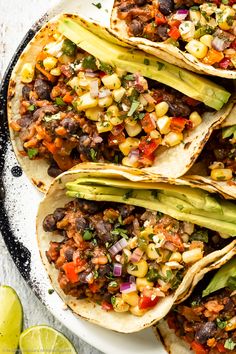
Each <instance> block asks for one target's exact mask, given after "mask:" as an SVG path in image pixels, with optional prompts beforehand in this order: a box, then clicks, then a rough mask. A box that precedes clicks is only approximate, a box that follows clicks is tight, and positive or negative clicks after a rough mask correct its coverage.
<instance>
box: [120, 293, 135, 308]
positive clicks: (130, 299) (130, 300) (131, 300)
mask: <svg viewBox="0 0 236 354" xmlns="http://www.w3.org/2000/svg"><path fill="white" fill-rule="evenodd" d="M121 297H122V299H123V300H124V302H126V303H127V304H129V305H130V306H137V305H138V300H139V296H138V294H137V292H136V291H132V292H131V293H128V294H125V293H122V295H121Z"/></svg>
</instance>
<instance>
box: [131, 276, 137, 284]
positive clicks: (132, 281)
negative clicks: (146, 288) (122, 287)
mask: <svg viewBox="0 0 236 354" xmlns="http://www.w3.org/2000/svg"><path fill="white" fill-rule="evenodd" d="M129 282H130V283H135V282H136V281H135V276H133V275H131V276H130V277H129Z"/></svg>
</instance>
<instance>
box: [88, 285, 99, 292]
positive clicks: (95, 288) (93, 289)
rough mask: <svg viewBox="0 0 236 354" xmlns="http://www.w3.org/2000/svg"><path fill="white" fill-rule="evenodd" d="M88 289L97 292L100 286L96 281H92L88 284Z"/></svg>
mask: <svg viewBox="0 0 236 354" xmlns="http://www.w3.org/2000/svg"><path fill="white" fill-rule="evenodd" d="M89 289H90V290H91V291H92V293H97V292H98V290H99V289H100V287H99V285H98V284H97V283H92V284H89Z"/></svg>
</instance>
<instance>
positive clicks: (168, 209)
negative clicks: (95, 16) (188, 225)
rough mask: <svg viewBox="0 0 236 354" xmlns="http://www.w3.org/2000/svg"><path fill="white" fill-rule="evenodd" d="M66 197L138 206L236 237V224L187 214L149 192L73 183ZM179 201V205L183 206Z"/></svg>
mask: <svg viewBox="0 0 236 354" xmlns="http://www.w3.org/2000/svg"><path fill="white" fill-rule="evenodd" d="M66 188H67V192H66V195H67V196H68V197H72V198H84V199H89V200H96V201H108V202H118V203H126V204H131V205H137V206H141V207H144V208H148V209H151V210H155V211H159V212H162V213H164V214H167V215H170V216H172V217H173V218H176V219H178V220H182V221H188V222H192V223H194V224H197V225H199V226H203V227H206V228H209V229H212V230H215V231H218V232H221V233H224V234H227V235H229V236H228V237H230V236H234V235H236V224H234V223H230V222H227V221H223V220H218V219H213V218H209V217H206V216H202V215H195V214H192V213H191V214H190V213H185V212H182V211H180V210H178V208H174V207H173V204H172V205H168V204H166V203H163V202H162V201H160V200H159V199H158V195H157V197H156V196H154V195H153V194H152V191H149V190H130V189H118V188H113V187H101V186H94V187H92V186H87V185H76V184H75V185H73V182H70V183H67V184H66ZM181 202H182V201H181V200H178V199H177V203H179V204H181Z"/></svg>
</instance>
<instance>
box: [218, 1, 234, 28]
mask: <svg viewBox="0 0 236 354" xmlns="http://www.w3.org/2000/svg"><path fill="white" fill-rule="evenodd" d="M234 16H235V11H234V9H232V8H231V7H230V6H225V7H224V9H223V11H219V12H217V13H216V22H217V23H218V25H219V27H220V28H221V29H222V30H224V31H228V30H229V29H230V28H232V26H233V19H234ZM230 19H232V21H231V20H230Z"/></svg>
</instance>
